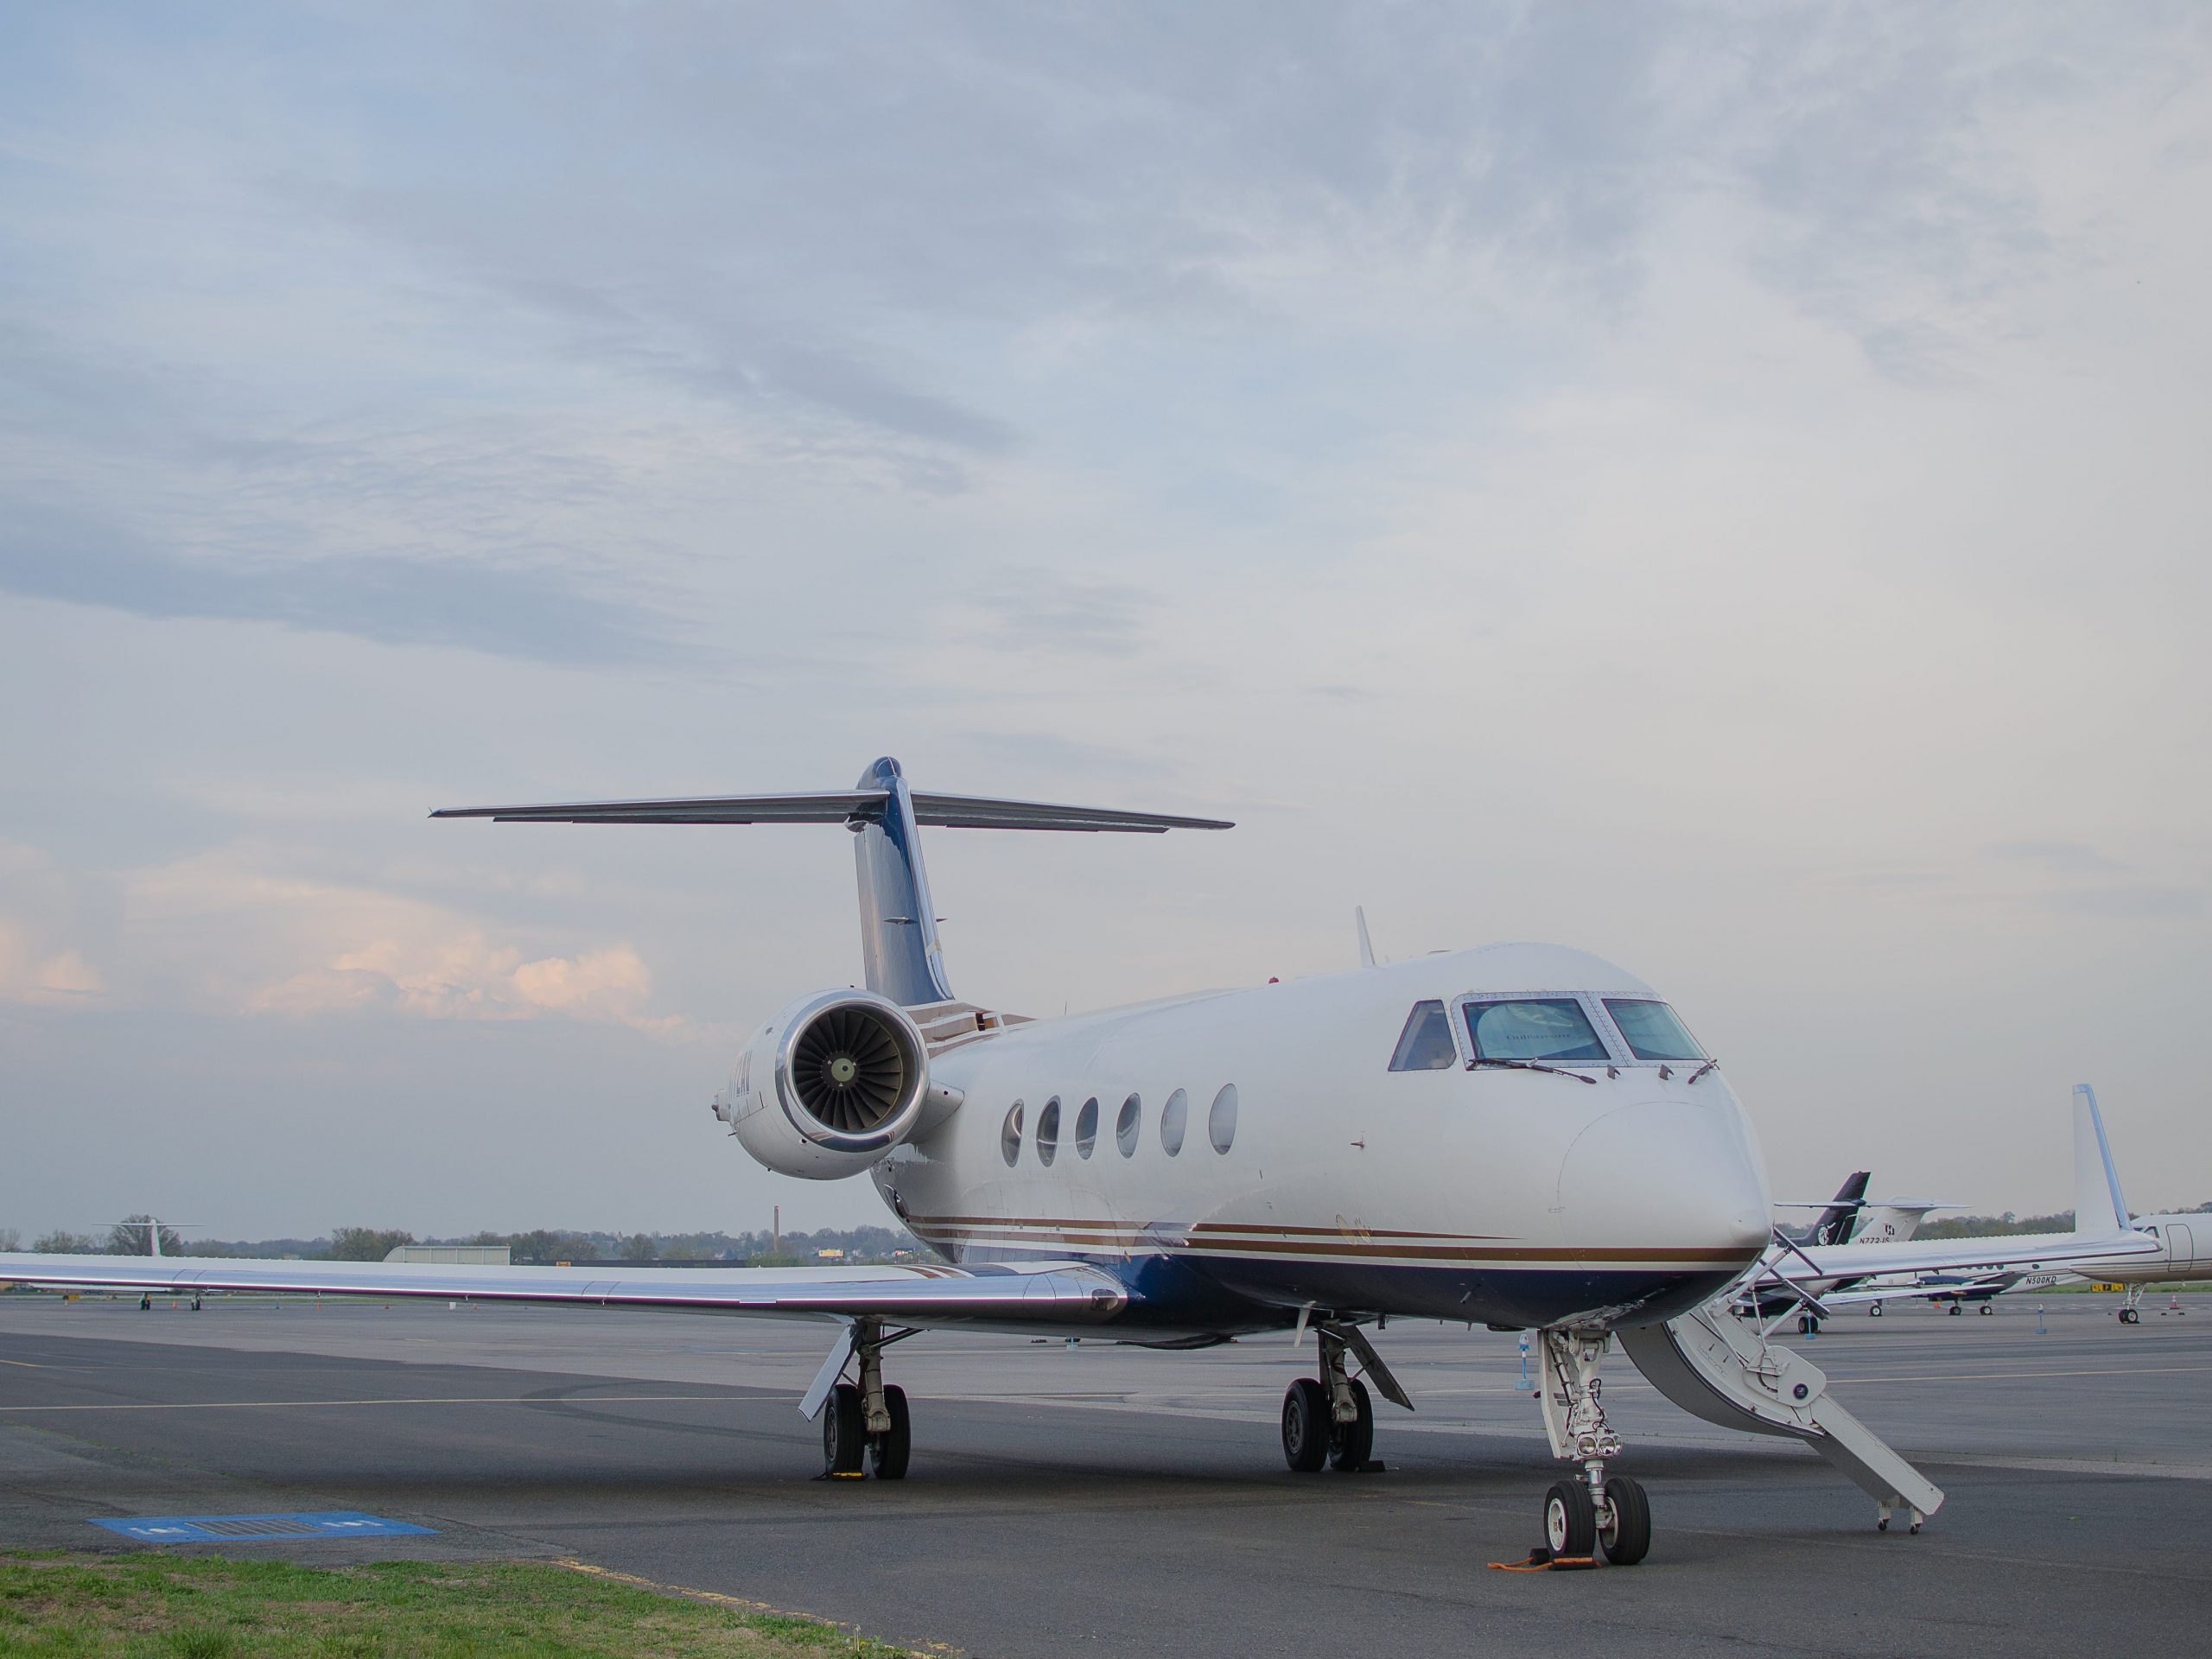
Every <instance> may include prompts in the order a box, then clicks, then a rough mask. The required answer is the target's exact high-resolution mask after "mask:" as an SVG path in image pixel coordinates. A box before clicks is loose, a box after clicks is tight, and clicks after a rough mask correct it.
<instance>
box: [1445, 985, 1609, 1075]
mask: <svg viewBox="0 0 2212 1659" xmlns="http://www.w3.org/2000/svg"><path fill="white" fill-rule="evenodd" d="M1467 1035H1468V1037H1469V1038H1470V1039H1472V1041H1473V1043H1474V1046H1475V1058H1477V1059H1478V1060H1535V1061H1539V1062H1546V1063H1551V1062H1557V1061H1560V1060H1580V1061H1583V1062H1585V1063H1587V1062H1589V1061H1592V1060H1596V1061H1599V1062H1600V1063H1602V1062H1603V1061H1604V1060H1605V1058H1606V1055H1605V1044H1604V1043H1603V1042H1602V1041H1600V1040H1599V1037H1598V1033H1597V1029H1596V1027H1593V1026H1592V1025H1591V1023H1590V1016H1589V1015H1588V1014H1585V1013H1583V1012H1582V1004H1581V1003H1580V1002H1578V1001H1575V999H1574V998H1573V997H1571V996H1541V997H1535V996H1532V997H1523V998H1518V999H1516V1000H1513V1001H1497V1002H1470V1003H1468V1004H1467Z"/></svg>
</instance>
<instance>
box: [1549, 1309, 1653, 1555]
mask: <svg viewBox="0 0 2212 1659" xmlns="http://www.w3.org/2000/svg"><path fill="white" fill-rule="evenodd" d="M1542 1336H1543V1339H1544V1340H1543V1359H1544V1375H1543V1386H1542V1388H1541V1390H1540V1391H1539V1393H1538V1396H1537V1397H1538V1398H1539V1399H1540V1400H1541V1402H1542V1403H1543V1408H1544V1432H1545V1433H1547V1434H1548V1435H1549V1436H1550V1437H1551V1443H1552V1455H1553V1456H1554V1457H1555V1458H1557V1459H1560V1461H1561V1462H1565V1463H1580V1464H1581V1465H1582V1473H1581V1475H1580V1478H1573V1479H1568V1480H1562V1481H1560V1482H1558V1483H1556V1484H1554V1486H1553V1487H1552V1489H1551V1491H1548V1492H1547V1493H1546V1494H1545V1495H1544V1542H1545V1543H1546V1544H1547V1545H1548V1546H1549V1547H1550V1549H1551V1552H1552V1558H1553V1559H1554V1560H1562V1559H1564V1560H1586V1559H1587V1558H1589V1557H1591V1556H1592V1555H1594V1554H1596V1553H1597V1552H1598V1551H1599V1550H1600V1549H1602V1550H1603V1551H1604V1552H1605V1559H1606V1560H1608V1561H1610V1562H1611V1563H1612V1564H1613V1565H1614V1566H1615V1567H1634V1566H1635V1565H1636V1564H1637V1562H1638V1561H1640V1560H1643V1558H1644V1556H1645V1555H1646V1554H1649V1552H1650V1549H1651V1500H1650V1499H1649V1497H1647V1496H1646V1495H1645V1493H1644V1491H1643V1484H1641V1483H1640V1482H1637V1481H1634V1480H1631V1479H1630V1478H1628V1477H1627V1476H1626V1475H1613V1476H1611V1477H1608V1476H1607V1475H1606V1473H1605V1460H1606V1459H1608V1458H1612V1457H1618V1455H1619V1454H1620V1449H1621V1437H1620V1436H1619V1435H1618V1434H1616V1433H1613V1431H1612V1430H1611V1428H1609V1427H1606V1425H1605V1407H1604V1406H1603V1405H1601V1404H1600V1403H1599V1380H1598V1368H1599V1365H1600V1364H1601V1363H1603V1361H1604V1359H1605V1353H1606V1351H1607V1350H1608V1349H1610V1348H1611V1346H1612V1344H1613V1337H1612V1332H1610V1331H1546V1332H1542Z"/></svg>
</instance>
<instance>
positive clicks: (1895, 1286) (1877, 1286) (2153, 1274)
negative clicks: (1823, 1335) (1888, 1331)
mask: <svg viewBox="0 0 2212 1659" xmlns="http://www.w3.org/2000/svg"><path fill="white" fill-rule="evenodd" d="M2074 1097H2075V1111H2076V1119H2077V1122H2078V1123H2079V1124H2080V1125H2081V1126H2082V1127H2081V1128H2079V1129H2077V1133H2080V1134H2082V1135H2094V1142H2095V1145H2094V1150H2095V1152H2096V1153H2097V1154H2098V1161H2099V1162H2101V1164H2102V1165H2103V1166H2104V1169H2105V1179H2104V1180H2103V1181H2102V1182H2101V1183H2099V1182H2096V1181H2094V1180H2093V1181H2091V1182H2090V1183H2089V1185H2088V1188H2087V1189H2086V1190H2084V1191H2081V1192H2076V1194H2075V1217H2074V1231H2073V1232H2072V1233H2017V1234H2012V1235H2010V1236H1993V1237H1989V1238H1985V1239H1981V1240H1977V1241H1971V1242H1974V1243H1980V1244H1986V1245H1997V1244H2000V1243H2001V1244H2002V1245H2003V1246H2004V1247H2005V1249H2006V1252H2007V1254H2008V1255H2009V1256H2010V1257H2011V1260H2010V1261H2009V1262H2006V1263H2005V1264H2001V1265H1994V1266H1986V1267H1984V1266H1977V1265H1967V1266H1963V1267H1961V1268H1956V1269H1953V1270H1951V1271H1948V1272H1942V1273H1933V1274H1909V1275H1904V1276H1899V1275H1897V1274H1884V1275H1883V1276H1881V1277H1880V1278H1878V1279H1872V1280H1869V1281H1866V1282H1865V1283H1863V1284H1857V1285H1850V1286H1848V1287H1846V1286H1844V1285H1842V1284H1840V1283H1837V1284H1833V1285H1831V1286H1830V1287H1827V1288H1824V1289H1822V1290H1821V1300H1822V1301H1824V1302H1827V1304H1829V1305H1830V1306H1836V1305H1838V1304H1841V1303H1849V1302H1871V1303H1872V1306H1870V1307H1869V1308H1868V1309H1867V1311H1868V1312H1869V1313H1880V1312H1881V1311H1882V1304H1883V1302H1884V1301H1885V1300H1898V1299H1904V1298H1917V1299H1920V1300H1929V1301H1943V1302H1948V1303H1949V1304H1950V1308H1949V1311H1950V1312H1951V1313H1960V1312H1961V1311H1962V1310H1963V1308H1964V1307H1965V1306H1966V1305H1967V1303H1969V1302H1971V1303H1974V1304H1976V1305H1977V1306H1979V1308H1980V1312H1982V1313H1991V1312H1993V1311H1994V1310H1993V1308H1992V1306H1991V1299H1993V1298H1994V1297H1998V1296H2003V1295H2008V1294H2015V1293H2018V1292H2022V1291H2036V1290H2044V1289H2047V1288H2049V1287H2050V1286H2052V1285H2054V1284H2057V1283H2060V1282H2063V1281H2069V1280H2072V1281H2078V1280H2088V1281H2092V1282H2094V1283H2101V1284H2117V1285H2121V1286H2124V1287H2126V1291H2127V1295H2126V1300H2123V1301H2122V1302H2121V1304H2120V1308H2119V1310H2118V1311H2119V1314H2120V1323H2121V1324H2122V1325H2138V1324H2140V1323H2141V1322H2142V1317H2143V1316H2142V1313H2141V1311H2140V1309H2141V1304H2142V1301H2143V1294H2144V1292H2145V1291H2147V1290H2149V1289H2150V1288H2151V1287H2152V1286H2153V1285H2163V1284H2173V1283H2185V1282H2189V1281H2204V1280H2212V1216H2208V1215H2207V1214H2205V1213H2204V1212H2203V1211H2181V1212H2179V1213H2177V1214H2171V1215H2158V1216H2138V1217H2135V1218H2134V1219H2133V1221H2131V1222H2128V1223H2127V1224H2126V1225H2127V1227H2128V1229H2129V1230H2131V1231H2133V1232H2134V1233H2136V1234H2138V1235H2139V1236H2140V1238H2139V1239H2138V1240H2137V1241H2136V1242H2135V1243H2133V1245H2132V1247H2131V1248H2130V1249H2127V1250H2126V1251H2125V1252H2124V1253H2120V1254H2116V1255H2110V1256H2094V1255H2092V1256H2085V1257H2077V1258H2075V1260H2073V1261H2072V1262H2069V1263H2068V1264H2067V1265H2066V1266H2065V1267H2063V1268H2056V1269H2050V1270H2045V1271H2041V1272H2038V1271H2037V1270H2035V1268H2033V1267H2031V1266H2030V1265H2027V1263H2028V1261H2029V1258H2031V1256H2032V1255H2033V1254H2034V1252H2035V1250H2036V1249H2037V1247H2039V1246H2047V1245H2050V1244H2053V1243H2066V1242H2071V1241H2072V1240H2074V1239H2075V1238H2076V1237H2077V1236H2080V1235H2081V1234H2082V1232H2083V1231H2084V1230H2088V1232H2089V1233H2091V1234H2093V1235H2094V1234H2101V1233H2103V1232H2106V1231H2107V1230H2110V1228H2111V1226H2112V1222H2113V1217H2115V1216H2117V1217H2126V1215H2127V1202H2126V1199H2125V1198H2123V1197H2122V1196H2121V1194H2120V1178H2119V1176H2118V1174H2117V1173H2114V1172H2113V1166H2112V1160H2111V1154H2110V1152H2109V1150H2108V1148H2107V1147H2106V1144H2105V1130H2104V1118H2103V1115H2102V1114H2101V1112H2099V1111H2098V1109H2097V1096H2096V1090H2094V1089H2092V1088H2090V1087H2089V1085H2088V1084H2086V1083H2077V1084H2075V1085H2074ZM2089 1151H2090V1147H2088V1145H2087V1144H2084V1145H2083V1146H2082V1147H2078V1148H2077V1158H2076V1165H2077V1167H2079V1168H2086V1167H2087V1166H2086V1165H2084V1164H2083V1163H2082V1160H2083V1159H2085V1158H2086V1157H2087V1156H2088V1152H2089ZM1955 1207H1956V1206H1955V1205H1920V1204H1919V1202H1918V1201H1917V1200H1914V1201H1912V1202H1911V1203H1910V1204H1909V1205H1906V1208H1907V1209H1908V1210H1912V1209H1917V1210H1918V1211H1921V1212H1922V1213H1924V1212H1925V1211H1927V1210H1931V1209H1949V1208H1955ZM2200 1232H2202V1233H2204V1234H2205V1235H2206V1236H2205V1242H2204V1245H2203V1247H2202V1248H2200V1246H2199V1244H2198V1243H2197V1235H2198V1234H2199V1233H2200ZM2143 1240H2148V1241H2149V1243H2147V1244H2145V1243H2143V1242H2142V1241H2143ZM1853 1242H1854V1243H1859V1242H1868V1243H1871V1242H1872V1240H1868V1239H1866V1236H1865V1235H1864V1234H1863V1233H1862V1234H1859V1235H1854V1237H1853ZM1956 1242H1957V1243H1968V1242H1970V1241H1967V1240H1964V1239H1961V1240H1958V1241H1956Z"/></svg>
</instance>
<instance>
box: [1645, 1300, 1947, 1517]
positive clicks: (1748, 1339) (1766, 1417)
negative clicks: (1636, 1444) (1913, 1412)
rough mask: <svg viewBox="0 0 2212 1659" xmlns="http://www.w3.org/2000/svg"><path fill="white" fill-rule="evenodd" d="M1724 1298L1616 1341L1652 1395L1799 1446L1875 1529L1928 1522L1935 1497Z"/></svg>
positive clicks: (1815, 1373)
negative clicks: (1843, 1481) (1894, 1521)
mask: <svg viewBox="0 0 2212 1659" xmlns="http://www.w3.org/2000/svg"><path fill="white" fill-rule="evenodd" d="M1736 1294H1739V1293H1738V1292H1737V1291H1733V1290H1732V1291H1731V1292H1730V1293H1729V1294H1726V1295H1722V1296H1719V1297H1716V1298H1715V1299H1714V1300H1712V1301H1710V1302H1707V1303H1706V1304H1705V1306H1702V1307H1700V1308H1697V1309H1695V1310H1694V1311H1693V1312H1691V1313H1685V1314H1683V1315H1682V1316H1681V1318H1679V1319H1669V1320H1668V1321H1667V1322H1666V1323H1665V1324H1664V1325H1639V1326H1636V1327H1633V1328H1626V1329H1623V1330H1622V1331H1620V1332H1618V1335H1619V1337H1620V1338H1621V1345H1622V1347H1623V1348H1624V1349H1626V1350H1627V1351H1628V1356H1629V1357H1630V1359H1631V1360H1633V1361H1635V1362H1636V1368H1637V1370H1639V1371H1642V1372H1643V1375H1644V1377H1645V1379H1646V1380H1647V1381H1648V1382H1649V1383H1650V1384H1651V1386H1652V1387H1653V1388H1655V1389H1658V1390H1659V1392H1660V1393H1662V1394H1663V1395H1666V1396H1667V1398H1668V1399H1669V1400H1671V1401H1673V1402H1675V1404H1676V1405H1678V1406H1680V1407H1681V1408H1682V1409H1683V1410H1685V1411H1687V1412H1688V1413H1690V1414H1692V1415H1693V1416H1697V1417H1701V1418H1703V1419H1704V1420H1705V1421H1707V1422H1709V1423H1718V1424H1719V1425H1720V1426H1721V1427H1724V1428H1743V1429H1749V1430H1750V1431H1751V1433H1754V1434H1779V1435H1784V1436H1787V1437H1789V1439H1792V1440H1802V1441H1804V1442H1805V1443H1806V1444H1807V1445H1808V1446H1811V1447H1812V1448H1813V1450H1814V1451H1815V1452H1819V1453H1820V1454H1821V1456H1822V1457H1823V1458H1826V1459H1827V1460H1828V1461H1829V1462H1830V1463H1831V1464H1833V1465H1835V1467H1836V1469H1837V1470H1838V1471H1839V1472H1840V1473H1841V1474H1842V1475H1843V1476H1844V1477H1845V1478H1847V1479H1849V1480H1850V1481H1852V1482H1853V1484H1856V1485H1857V1486H1858V1487H1859V1489H1860V1490H1861V1491H1864V1492H1866V1494H1867V1495H1868V1496H1869V1497H1872V1499H1873V1500H1874V1502H1875V1503H1876V1505H1877V1506H1878V1507H1877V1522H1876V1524H1877V1525H1878V1526H1880V1527H1882V1528H1884V1529H1887V1527H1888V1526H1889V1523H1890V1518H1891V1515H1892V1514H1893V1513H1895V1512H1896V1511H1897V1510H1904V1511H1905V1512H1906V1515H1907V1517H1908V1520H1909V1522H1910V1529H1911V1530H1913V1531H1915V1532H1917V1531H1919V1530H1920V1523H1921V1522H1922V1521H1923V1519H1924V1518H1926V1517H1927V1516H1931V1515H1933V1514H1935V1513H1936V1510H1937V1509H1938V1508H1940V1507H1941V1506H1942V1502H1943V1491H1942V1488H1941V1487H1939V1486H1937V1485H1936V1484H1935V1483H1934V1482H1933V1481H1931V1480H1929V1478H1927V1477H1926V1476H1925V1475H1923V1474H1922V1473H1921V1472H1920V1471H1918V1470H1917V1469H1916V1468H1914V1467H1913V1466H1912V1465H1910V1464H1909V1463H1907V1462H1906V1461H1905V1460H1904V1459H1903V1458H1902V1457H1900V1456H1898V1455H1897V1452H1896V1451H1895V1450H1894V1449H1892V1448H1891V1446H1890V1445H1889V1443H1888V1442H1887V1441H1885V1440H1883V1439H1882V1438H1881V1437H1880V1436H1879V1435H1878V1434H1876V1433H1874V1432H1873V1431H1872V1429H1870V1428H1868V1427H1866V1424H1864V1423H1862V1422H1860V1421H1859V1420H1858V1419H1857V1418H1856V1417H1854V1416H1853V1415H1852V1414H1850V1413H1849V1412H1848V1411H1846V1410H1845V1409H1844V1408H1843V1406H1842V1404H1841V1403H1840V1402H1839V1401H1837V1399H1836V1398H1835V1396H1834V1395H1832V1394H1830V1393H1829V1392H1828V1380H1827V1376H1825V1375H1824V1374H1823V1373H1822V1372H1821V1369H1820V1367H1818V1366H1817V1365H1815V1364H1814V1363H1812V1361H1811V1360H1809V1359H1808V1358H1806V1357H1805V1356H1804V1355H1803V1354H1802V1353H1801V1352H1799V1351H1796V1350H1795V1349H1791V1348H1785V1347H1782V1346H1780V1345H1778V1344H1773V1343H1770V1342H1769V1341H1768V1340H1767V1336H1768V1331H1767V1329H1766V1328H1763V1327H1762V1326H1761V1325H1759V1323H1758V1320H1757V1319H1738V1318H1737V1317H1736V1316H1735V1315H1734V1314H1732V1313H1730V1312H1729V1303H1730V1301H1731V1300H1732V1297H1733V1296H1734V1295H1736Z"/></svg>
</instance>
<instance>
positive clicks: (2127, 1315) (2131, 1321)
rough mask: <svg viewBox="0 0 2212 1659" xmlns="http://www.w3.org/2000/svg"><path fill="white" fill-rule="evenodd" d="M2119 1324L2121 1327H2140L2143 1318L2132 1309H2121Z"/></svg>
mask: <svg viewBox="0 0 2212 1659" xmlns="http://www.w3.org/2000/svg"><path fill="white" fill-rule="evenodd" d="M2142 1322H2143V1316H2142V1315H2141V1314H2140V1313H2137V1312H2136V1311H2135V1310H2134V1309H2133V1308H2132V1307H2123V1308H2121V1309H2120V1323H2121V1324H2122V1325H2140V1324H2141V1323H2142Z"/></svg>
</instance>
